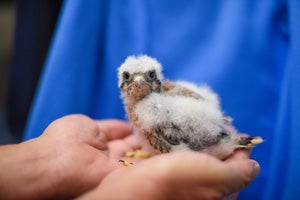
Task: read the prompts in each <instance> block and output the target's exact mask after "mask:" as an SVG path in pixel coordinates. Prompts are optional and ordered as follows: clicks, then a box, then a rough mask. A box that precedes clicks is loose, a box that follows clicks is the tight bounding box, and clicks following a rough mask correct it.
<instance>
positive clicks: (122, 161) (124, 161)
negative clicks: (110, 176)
mask: <svg viewBox="0 0 300 200" xmlns="http://www.w3.org/2000/svg"><path fill="white" fill-rule="evenodd" d="M119 162H120V163H122V165H124V166H126V167H128V166H131V165H133V163H131V162H128V161H126V160H119Z"/></svg>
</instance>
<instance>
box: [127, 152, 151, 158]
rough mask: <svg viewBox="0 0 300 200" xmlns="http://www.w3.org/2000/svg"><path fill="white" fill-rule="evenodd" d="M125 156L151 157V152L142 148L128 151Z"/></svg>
mask: <svg viewBox="0 0 300 200" xmlns="http://www.w3.org/2000/svg"><path fill="white" fill-rule="evenodd" d="M125 156H126V157H133V158H149V157H151V154H150V153H148V152H143V151H141V150H135V151H128V152H126V153H125Z"/></svg>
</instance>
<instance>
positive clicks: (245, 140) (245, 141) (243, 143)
mask: <svg viewBox="0 0 300 200" xmlns="http://www.w3.org/2000/svg"><path fill="white" fill-rule="evenodd" d="M263 141H264V140H263V139H262V138H261V137H258V136H257V137H250V136H249V137H239V138H238V142H237V145H236V146H235V148H249V147H254V146H255V145H257V144H260V143H262V142H263Z"/></svg>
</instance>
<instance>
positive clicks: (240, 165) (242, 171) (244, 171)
mask: <svg viewBox="0 0 300 200" xmlns="http://www.w3.org/2000/svg"><path fill="white" fill-rule="evenodd" d="M227 170H228V173H227V179H226V186H227V191H228V194H231V193H233V192H238V191H240V190H242V189H244V188H245V187H247V186H248V185H249V183H250V182H251V181H252V180H253V179H254V178H255V177H256V176H257V175H258V174H259V172H260V166H259V164H258V163H257V162H256V161H255V160H248V159H241V160H236V161H232V162H228V164H227Z"/></svg>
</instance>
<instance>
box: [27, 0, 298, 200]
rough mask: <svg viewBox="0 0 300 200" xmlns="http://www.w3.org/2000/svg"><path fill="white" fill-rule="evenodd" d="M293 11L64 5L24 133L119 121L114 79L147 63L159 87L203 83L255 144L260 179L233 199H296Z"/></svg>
mask: <svg viewBox="0 0 300 200" xmlns="http://www.w3.org/2000/svg"><path fill="white" fill-rule="evenodd" d="M299 19H300V1H298V0H288V1H283V0H282V1H280V0H264V1H261V0H237V1H234V0H232V1H222V0H212V1H204V0H200V1H199V0H190V1H186V0H178V1H172V2H170V1H168V0H160V1H155V0H149V1H147V0H128V1H118V0H110V1H83V0H72V1H71V0H69V1H65V2H64V4H63V8H62V11H61V13H60V19H59V23H58V25H57V27H56V31H55V36H54V37H53V40H52V44H51V49H50V52H49V54H48V57H47V62H46V64H45V67H44V71H43V74H42V77H41V79H40V83H39V89H38V92H37V93H36V96H35V101H34V104H33V106H32V109H31V114H30V118H29V121H28V123H27V128H26V131H25V139H29V138H33V137H37V136H38V135H40V134H41V133H42V131H43V130H44V129H45V128H46V126H47V125H48V124H49V123H50V122H51V121H53V120H55V119H57V118H58V117H61V116H64V115H66V114H71V113H83V114H87V115H88V116H90V117H93V118H98V119H104V118H120V119H126V117H125V114H124V111H123V106H122V103H121V100H120V97H119V89H118V87H117V77H116V69H117V68H118V66H119V65H120V64H121V63H122V62H123V61H124V59H125V58H126V57H127V56H128V55H132V54H148V55H150V56H153V57H156V58H157V59H158V60H159V61H160V62H161V63H162V65H163V66H164V74H165V77H167V78H169V79H172V80H188V81H192V82H195V83H199V84H200V83H207V84H209V85H210V86H211V87H212V88H213V89H214V90H215V91H216V92H218V93H219V95H220V98H221V101H222V106H223V108H224V111H225V112H226V113H227V114H228V115H230V116H232V117H233V118H234V125H235V126H236V127H237V128H238V130H239V131H240V132H246V133H249V134H251V135H261V136H262V137H263V138H264V139H265V142H264V143H263V144H262V145H259V146H257V147H256V148H255V149H254V150H253V153H252V158H253V159H255V160H257V161H258V162H260V164H261V174H260V175H259V176H258V177H257V178H256V180H255V181H254V182H252V183H251V185H250V186H249V187H248V188H247V189H246V190H244V191H243V192H242V193H241V195H240V199H270V200H271V199H272V200H273V199H296V198H299V195H300V176H299V168H300V164H299V162H300V154H299V153H298V151H299V150H298V149H299V146H300V136H299V132H300V123H299V120H300V95H299V91H300V69H299V67H300V26H299Z"/></svg>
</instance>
